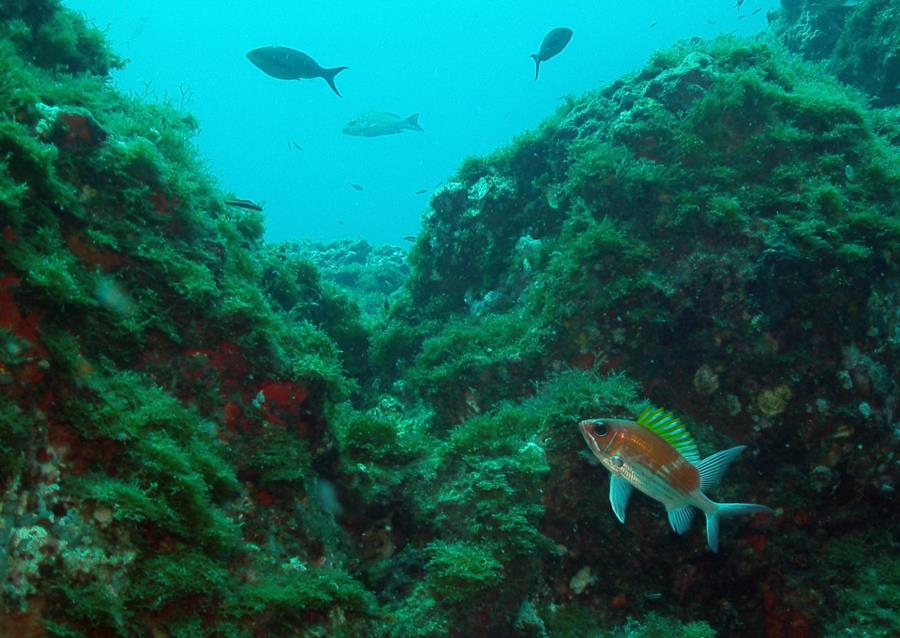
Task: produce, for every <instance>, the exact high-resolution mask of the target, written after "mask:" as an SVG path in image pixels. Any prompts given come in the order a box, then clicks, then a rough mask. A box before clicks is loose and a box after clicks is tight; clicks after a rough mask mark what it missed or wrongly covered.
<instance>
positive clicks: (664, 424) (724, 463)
mask: <svg viewBox="0 0 900 638" xmlns="http://www.w3.org/2000/svg"><path fill="white" fill-rule="evenodd" d="M578 427H579V428H580V429H581V434H582V436H584V440H585V442H587V445H588V447H589V448H590V450H591V452H593V453H594V456H596V457H597V458H598V459H600V462H601V463H602V464H603V466H604V467H605V468H606V469H607V470H609V472H610V475H609V502H610V504H611V505H612V509H613V512H614V513H615V515H616V518H618V519H619V522H621V523H624V522H625V510H626V509H627V508H628V499H629V498H630V497H631V492H632V490H633V489H634V488H637V489H638V490H639V491H641V492H643V493H644V494H646V495H647V496H649V497H650V498H652V499H654V500H656V501H659V502H660V503H662V504H663V505H665V507H666V513H667V514H668V516H669V525H671V526H672V529H673V530H675V532H677V533H678V534H684V533H685V532H687V531H688V529H689V528H690V526H691V522H692V521H693V519H694V514H695V511H694V509H693V508H697V509H699V510H700V511H701V512H703V513H704V514H705V515H706V542H707V544H708V545H709V548H710V549H711V550H712V551H714V552H717V551H719V519H720V518H721V517H723V516H739V515H742V514H757V513H765V514H772V513H773V512H772V510H771V509H770V508H768V507H766V506H765V505H755V504H750V503H716V502H714V501H711V500H710V499H709V498H708V497H707V496H706V494H704V493H703V492H704V490H706V489H708V488H710V487H712V486H714V485H716V484H717V483H718V482H719V479H721V478H722V475H723V474H724V473H725V470H727V469H728V466H729V465H731V462H732V461H734V460H735V458H737V455H738V454H740V453H741V451H743V449H744V447H745V446H743V445H739V446H737V447H733V448H731V449H728V450H722V451H721V452H716V453H715V454H713V455H712V456H709V457H707V458H705V459H703V460H701V459H700V453H699V452H698V451H697V444H696V443H694V440H693V438H691V435H690V434H688V432H687V430H685V428H684V426H683V425H682V424H681V423H680V422H679V421H678V419H676V418H675V417H674V416H672V415H671V414H669V413H667V412H664V411H663V410H661V409H653V408H647V409H646V410H644V411H643V412H642V413H641V415H640V416H639V417H638V419H637V421H636V422H635V421H627V420H622V419H588V420H585V421H582V422H581V423H579V424H578Z"/></svg>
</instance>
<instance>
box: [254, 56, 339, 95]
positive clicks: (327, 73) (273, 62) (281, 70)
mask: <svg viewBox="0 0 900 638" xmlns="http://www.w3.org/2000/svg"><path fill="white" fill-rule="evenodd" d="M247 59H248V60H250V61H251V62H252V63H253V64H255V65H256V66H257V67H259V68H260V69H262V71H263V72H264V73H266V74H268V75H271V76H272V77H273V78H278V79H279V80H300V79H305V80H308V79H311V78H322V79H323V80H325V81H326V82H328V86H330V87H331V90H332V91H334V92H335V93H336V94H337V95H338V96H339V97H340V95H341V93H340V91H338V90H337V87H336V86H335V85H334V76H335V75H337V74H338V73H340V72H341V71H343V70H344V69H346V68H348V67H346V66H336V67H334V68H331V69H325V68H322V67H321V66H319V63H318V62H316V61H315V60H313V59H312V58H311V57H309V56H308V55H306V54H305V53H302V52H301V51H295V50H294V49H289V48H287V47H262V48H259V49H253V50H252V51H250V52H249V53H247Z"/></svg>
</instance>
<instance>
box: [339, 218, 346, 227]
mask: <svg viewBox="0 0 900 638" xmlns="http://www.w3.org/2000/svg"><path fill="white" fill-rule="evenodd" d="M337 223H339V224H340V225H341V226H346V225H347V223H346V222H344V221H342V220H340V219H339V220H337Z"/></svg>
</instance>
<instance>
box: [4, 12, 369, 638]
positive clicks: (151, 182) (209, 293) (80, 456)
mask: <svg viewBox="0 0 900 638" xmlns="http://www.w3.org/2000/svg"><path fill="white" fill-rule="evenodd" d="M0 53H2V55H0V156H2V163H0V492H2V494H3V499H2V502H0V548H2V551H0V556H2V557H3V558H2V560H0V634H2V635H4V636H6V635H10V636H11V635H17V636H42V635H53V636H101V635H102V636H114V635H115V636H126V635H159V636H173V637H176V636H213V635H217V636H230V637H234V638H244V637H245V638H249V637H250V636H253V635H262V634H265V635H280V636H286V635H293V634H295V633H296V632H305V633H307V634H309V635H314V634H318V635H325V634H328V635H339V634H341V632H343V633H344V634H345V635H367V634H371V633H373V632H374V631H375V622H374V620H373V619H374V616H375V615H376V613H377V610H378V607H377V604H376V602H375V599H374V597H373V596H372V594H371V593H370V592H369V591H367V590H366V589H365V587H364V586H363V585H362V584H361V582H360V581H359V580H357V579H356V578H355V577H354V576H352V575H351V574H350V572H349V570H348V567H349V563H348V562H347V560H348V558H347V557H348V556H349V555H350V554H351V547H352V543H351V542H350V541H349V536H348V535H347V534H345V533H343V532H342V531H341V528H340V527H339V526H338V524H337V522H336V520H335V518H334V515H333V512H332V511H331V510H329V509H328V507H327V505H326V504H325V503H323V502H322V499H319V498H317V497H316V490H315V485H316V484H317V482H318V480H317V479H318V477H317V474H316V471H314V470H313V466H314V465H317V466H318V467H319V468H320V469H322V468H331V471H332V472H334V471H336V470H335V469H334V465H335V464H336V461H335V453H334V442H333V437H332V434H331V432H330V429H329V425H330V424H329V413H330V412H331V411H332V410H333V408H334V405H335V404H336V402H338V401H341V400H343V399H344V398H345V397H346V396H347V393H348V391H349V389H350V388H351V387H352V383H351V382H350V381H349V380H348V378H347V376H345V373H344V368H343V366H342V364H343V363H344V362H345V361H347V362H348V363H346V365H347V366H348V367H349V365H350V363H349V361H350V360H351V355H350V354H348V353H349V352H350V351H351V350H352V349H353V347H356V348H357V349H358V350H359V351H360V353H359V354H358V355H355V356H358V357H359V358H360V359H363V360H364V358H365V350H366V343H367V341H366V339H367V335H366V333H365V331H364V330H363V329H362V327H361V325H360V323H359V320H358V318H357V315H358V314H359V311H358V309H356V308H355V306H354V305H353V303H352V302H351V301H350V300H349V299H347V298H346V296H344V295H343V294H342V293H340V292H339V291H338V290H336V289H334V288H333V287H332V288H326V287H324V286H323V285H322V284H321V282H320V280H319V278H318V273H317V272H316V271H315V269H314V268H313V267H312V266H311V265H309V263H308V262H306V261H303V260H299V259H294V258H291V256H285V255H283V254H278V253H277V251H275V250H271V249H268V248H266V247H264V246H263V245H262V242H261V235H262V220H261V217H260V216H259V215H258V214H257V213H255V212H252V211H250V212H245V211H234V210H229V209H226V208H225V207H224V206H223V204H222V202H223V200H224V199H225V197H224V195H223V194H222V193H220V192H218V191H217V190H216V189H215V188H214V187H213V186H212V180H211V178H210V177H209V176H208V175H206V174H205V173H204V172H203V171H202V170H201V169H200V167H199V162H198V161H197V160H196V158H195V156H194V152H193V150H192V147H191V144H190V136H191V135H192V134H193V132H194V130H195V124H194V123H193V121H192V119H191V118H190V117H189V116H186V115H184V114H183V113H178V112H177V111H175V110H173V109H171V108H169V107H166V106H162V105H144V104H140V103H139V102H137V101H135V100H132V99H130V98H127V97H125V96H123V95H120V94H118V93H116V92H115V91H114V90H113V89H112V88H111V87H110V85H109V84H108V82H106V81H105V78H104V77H102V74H104V73H106V71H108V70H109V68H110V64H111V63H112V61H111V56H109V55H108V53H107V52H106V46H105V44H104V43H103V39H102V37H101V35H100V34H99V32H98V31H96V30H94V29H90V28H88V27H87V26H86V25H85V23H84V20H83V19H81V18H80V17H78V16H77V15H76V14H73V13H71V12H69V11H66V10H63V9H62V8H61V7H60V4H59V3H58V2H55V1H50V0H31V1H27V2H14V3H4V4H3V7H2V8H0ZM35 65H39V66H35ZM92 74H100V76H98V77H94V76H93V75H92ZM73 105H86V106H77V107H76V106H73ZM87 105H89V108H88V106H87ZM311 301H314V302H315V303H310V302H311ZM360 335H361V336H360ZM338 343H340V349H339V346H338ZM342 357H343V359H342ZM275 539H277V540H275ZM260 547H265V548H266V549H265V551H262V550H260Z"/></svg>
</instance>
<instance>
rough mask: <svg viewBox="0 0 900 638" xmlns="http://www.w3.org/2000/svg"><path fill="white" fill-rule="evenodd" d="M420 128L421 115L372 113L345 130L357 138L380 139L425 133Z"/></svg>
mask: <svg viewBox="0 0 900 638" xmlns="http://www.w3.org/2000/svg"><path fill="white" fill-rule="evenodd" d="M423 130H424V129H423V128H422V127H421V126H419V114H418V113H413V114H412V115H410V116H409V117H406V118H404V117H400V116H399V115H396V114H394V113H384V112H380V111H372V112H370V113H363V114H362V115H358V116H356V117H355V118H353V119H352V120H350V121H349V122H347V125H346V126H345V127H344V128H343V132H344V133H345V134H346V135H355V136H357V137H378V136H379V135H396V134H397V133H402V132H403V131H423Z"/></svg>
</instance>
